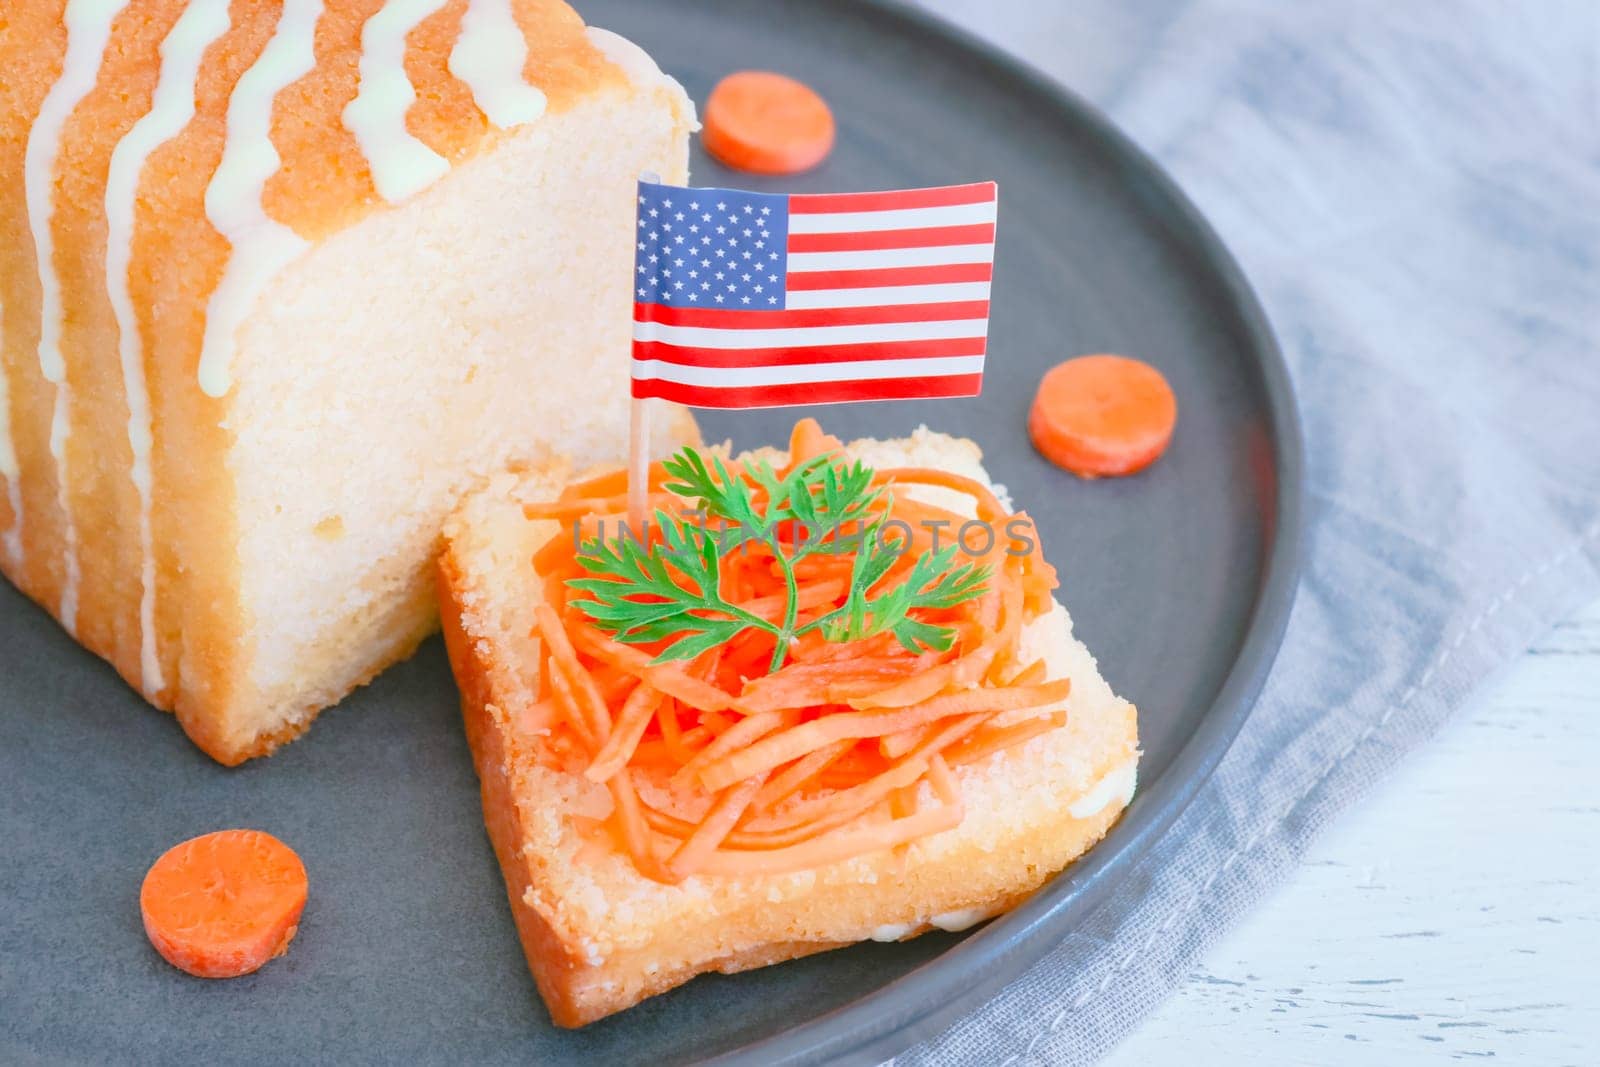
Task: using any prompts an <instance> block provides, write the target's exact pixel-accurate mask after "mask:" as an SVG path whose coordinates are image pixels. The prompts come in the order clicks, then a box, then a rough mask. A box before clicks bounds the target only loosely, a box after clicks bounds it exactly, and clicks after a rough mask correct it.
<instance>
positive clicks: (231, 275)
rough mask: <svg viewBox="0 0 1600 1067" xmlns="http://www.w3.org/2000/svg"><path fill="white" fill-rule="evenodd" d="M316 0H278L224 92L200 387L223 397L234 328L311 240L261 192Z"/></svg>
mask: <svg viewBox="0 0 1600 1067" xmlns="http://www.w3.org/2000/svg"><path fill="white" fill-rule="evenodd" d="M321 15H322V0H284V5H283V14H282V15H281V16H280V17H279V19H278V25H277V28H276V29H274V30H273V33H272V39H271V40H269V41H268V42H267V46H266V48H264V49H262V51H261V55H260V56H258V57H257V58H256V61H255V62H254V63H253V64H251V65H250V69H249V70H247V71H245V72H244V75H243V76H242V77H240V79H239V82H238V84H237V85H235V86H234V89H233V94H232V95H231V96H230V97H229V98H228V120H227V124H228V129H227V138H226V140H225V141H224V144H223V149H222V161H221V162H220V163H219V164H218V165H217V171H216V173H215V174H213V175H212V176H211V183H210V184H209V185H207V186H206V218H208V219H210V220H211V225H213V226H215V227H216V228H217V232H219V233H221V234H222V235H223V236H224V237H226V238H227V239H228V243H229V244H231V245H232V246H233V254H232V255H231V256H230V257H229V259H228V266H227V269H226V270H224V271H223V275H222V280H221V281H219V282H218V283H217V288H216V291H215V292H213V293H212V294H211V299H210V302H209V303H208V304H207V306H206V332H205V341H204V344H203V346H202V348H201V351H200V388H201V389H202V390H204V391H205V393H206V395H208V396H224V395H226V393H227V392H228V389H229V388H230V387H231V386H232V384H233V354H234V347H235V337H234V335H235V333H237V331H238V329H239V326H240V324H241V323H242V322H244V319H245V317H246V316H247V315H249V314H250V310H251V308H253V307H254V306H255V302H256V299H257V298H258V297H259V296H260V295H261V292H262V290H264V289H265V288H266V287H267V285H268V284H269V283H270V282H271V281H272V279H273V276H275V275H276V274H277V273H278V272H279V271H280V270H282V269H283V268H284V267H286V266H288V265H289V263H290V261H292V260H293V259H294V258H295V257H296V256H298V255H299V254H300V253H301V252H303V251H305V250H306V248H308V247H309V243H308V242H307V241H306V240H305V239H304V238H302V237H300V235H299V234H297V233H295V232H294V231H293V230H291V229H290V228H289V227H287V226H285V225H283V224H282V223H281V222H277V221H275V220H274V219H272V218H270V217H269V216H268V215H267V212H266V209H265V208H264V207H263V206H262V203H261V195H262V192H263V190H264V189H265V188H266V185H267V181H268V180H269V179H270V178H271V177H272V176H273V175H274V174H276V173H277V172H278V168H279V167H280V166H281V165H282V163H283V160H282V158H281V157H280V156H279V155H278V150H277V149H276V148H274V147H273V144H272V101H273V100H274V98H276V97H277V95H278V93H279V92H280V91H281V90H282V89H283V88H285V87H286V86H288V85H289V84H290V83H291V82H294V81H296V80H298V79H300V78H302V77H304V76H305V75H306V74H308V73H310V72H311V70H312V69H313V68H314V67H315V66H316V64H317V56H316V52H315V51H314V49H313V45H314V43H315V38H316V30H317V19H318V18H320V17H321Z"/></svg>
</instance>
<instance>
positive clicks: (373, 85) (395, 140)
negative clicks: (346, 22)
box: [343, 0, 450, 203]
mask: <svg viewBox="0 0 1600 1067" xmlns="http://www.w3.org/2000/svg"><path fill="white" fill-rule="evenodd" d="M444 4H445V0H388V2H387V3H385V4H384V5H383V7H381V8H379V9H378V12H377V13H376V14H375V15H373V16H372V17H371V18H369V19H367V21H366V24H365V25H363V26H362V27H361V64H360V71H361V78H360V81H359V82H358V84H357V87H356V96H355V99H354V100H352V101H350V103H348V104H347V105H345V109H344V114H343V120H344V126H345V129H347V130H349V131H350V132H351V133H352V134H354V135H355V139H356V142H357V143H358V144H359V145H360V146H361V152H362V154H363V155H365V156H366V157H367V165H368V166H369V167H371V168H372V182H373V184H374V185H376V186H377V187H378V195H379V196H381V197H383V198H384V199H385V200H387V201H389V202H390V203H396V202H398V201H401V200H405V199H406V198H407V197H410V196H414V195H416V194H417V193H420V192H422V190H424V189H426V188H427V187H428V186H430V185H432V184H433V183H434V182H436V181H438V180H439V179H440V178H442V177H444V176H445V174H446V173H448V172H449V170H450V162H449V160H447V159H445V158H444V157H443V156H441V155H440V154H439V153H437V152H435V151H434V150H433V149H431V148H429V147H428V146H427V145H425V144H423V143H422V142H421V141H419V140H417V138H416V137H414V136H412V134H411V131H410V130H408V129H406V112H407V111H409V110H411V105H412V104H413V103H414V102H415V101H416V99H417V91H416V89H414V88H413V87H412V85H411V80H410V79H409V78H407V77H406V65H405V59H406V35H407V34H409V33H410V32H411V31H412V30H413V29H415V28H416V26H417V24H418V23H420V22H421V21H422V20H423V19H425V18H427V17H428V16H429V15H431V14H433V13H434V12H435V11H438V10H439V9H440V8H442V7H443V6H444Z"/></svg>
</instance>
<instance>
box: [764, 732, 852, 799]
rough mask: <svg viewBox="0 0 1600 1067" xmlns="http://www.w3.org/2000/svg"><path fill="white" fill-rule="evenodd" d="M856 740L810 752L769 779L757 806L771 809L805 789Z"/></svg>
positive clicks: (837, 743) (835, 743) (848, 749)
mask: <svg viewBox="0 0 1600 1067" xmlns="http://www.w3.org/2000/svg"><path fill="white" fill-rule="evenodd" d="M854 745H855V742H854V741H836V742H834V743H833V744H831V745H827V746H824V747H823V748H819V749H817V750H816V751H815V752H808V753H807V754H806V755H804V756H801V757H800V758H799V759H797V760H795V761H794V762H793V763H791V764H790V765H789V766H787V767H785V768H784V769H783V770H781V771H779V772H778V773H777V774H775V775H773V776H772V778H770V779H768V781H767V784H766V785H764V786H762V787H761V792H760V793H758V794H756V799H755V807H756V808H758V809H760V810H763V811H771V810H772V809H773V808H775V807H777V806H778V805H779V804H781V803H783V802H784V801H785V800H787V799H789V797H791V796H793V795H794V794H795V793H796V792H798V791H799V790H801V789H804V788H805V787H806V785H807V783H809V782H810V781H811V780H812V779H813V778H815V777H816V776H817V775H819V774H821V773H822V772H823V771H824V770H826V769H827V767H828V764H830V763H832V762H833V761H835V760H837V759H838V758H839V757H840V756H843V755H844V754H845V753H846V752H848V751H850V749H851V748H852V747H854Z"/></svg>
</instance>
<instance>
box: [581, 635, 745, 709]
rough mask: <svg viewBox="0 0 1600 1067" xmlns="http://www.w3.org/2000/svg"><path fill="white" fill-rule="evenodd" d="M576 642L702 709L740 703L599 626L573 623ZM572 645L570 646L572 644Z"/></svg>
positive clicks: (597, 655) (658, 687)
mask: <svg viewBox="0 0 1600 1067" xmlns="http://www.w3.org/2000/svg"><path fill="white" fill-rule="evenodd" d="M571 637H572V641H573V643H574V644H576V645H578V646H581V647H582V648H583V650H584V651H585V652H587V653H589V654H590V655H592V656H594V657H595V658H596V659H598V660H600V661H601V662H603V663H609V664H611V665H612V666H615V667H620V668H621V669H623V670H625V671H627V672H629V673H630V674H633V675H635V676H637V677H639V678H642V679H644V680H645V681H647V682H649V683H650V684H651V685H653V686H655V687H656V688H657V689H659V690H661V691H662V692H663V693H666V694H667V695H668V696H670V697H674V698H675V699H677V700H681V701H683V703H685V704H688V705H689V706H690V707H693V708H698V709H700V710H701V711H722V710H725V709H727V708H731V707H734V706H735V704H736V703H737V702H736V701H735V700H734V698H733V697H732V696H730V695H729V694H728V693H726V692H724V691H723V690H721V689H718V688H717V687H716V686H714V685H710V684H709V683H706V682H703V681H701V680H699V679H698V678H694V677H691V676H690V675H689V674H688V673H687V672H686V671H684V669H683V668H682V667H679V666H676V665H675V664H671V663H657V664H652V663H651V662H650V660H651V658H652V657H651V656H650V655H649V654H648V653H645V652H641V651H640V650H639V649H637V648H632V647H630V646H628V645H624V644H622V643H621V642H619V641H613V640H611V639H610V638H609V637H606V636H605V635H604V634H602V633H601V632H600V631H599V630H596V629H595V628H594V627H592V626H589V625H587V624H585V623H579V624H576V625H574V626H573V627H572V630H571ZM569 647H570V646H569Z"/></svg>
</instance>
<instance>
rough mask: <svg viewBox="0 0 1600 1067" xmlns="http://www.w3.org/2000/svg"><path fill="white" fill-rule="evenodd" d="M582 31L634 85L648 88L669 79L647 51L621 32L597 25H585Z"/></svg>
mask: <svg viewBox="0 0 1600 1067" xmlns="http://www.w3.org/2000/svg"><path fill="white" fill-rule="evenodd" d="M584 32H585V33H586V34H587V35H588V37H589V43H590V44H592V45H594V46H595V47H596V48H597V49H599V50H600V53H601V54H602V55H604V56H605V57H606V58H607V59H609V60H611V62H613V63H615V64H616V65H617V66H619V67H621V68H622V73H624V74H626V75H627V76H628V81H630V82H632V83H633V84H634V85H635V86H637V87H639V88H641V89H648V88H651V87H653V86H656V85H661V84H663V83H665V82H669V81H670V79H669V78H668V77H667V76H666V75H665V74H663V73H661V68H660V67H658V66H656V61H655V60H653V59H651V58H650V53H649V52H646V51H645V50H644V49H643V48H640V47H639V46H638V45H636V44H634V43H633V42H632V41H630V40H628V39H627V38H626V37H624V36H622V35H621V34H618V33H612V32H611V31H610V30H602V29H601V28H600V27H599V26H586V27H584Z"/></svg>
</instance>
